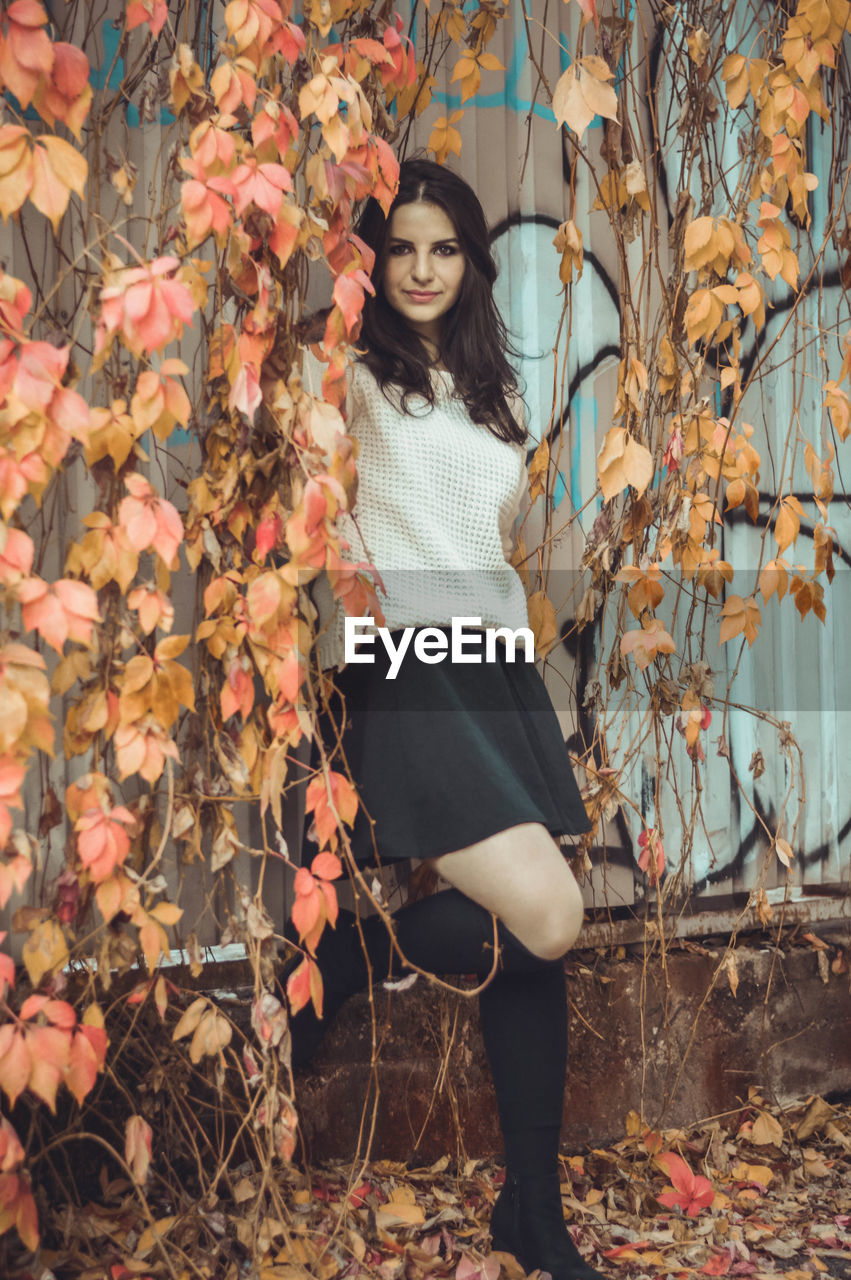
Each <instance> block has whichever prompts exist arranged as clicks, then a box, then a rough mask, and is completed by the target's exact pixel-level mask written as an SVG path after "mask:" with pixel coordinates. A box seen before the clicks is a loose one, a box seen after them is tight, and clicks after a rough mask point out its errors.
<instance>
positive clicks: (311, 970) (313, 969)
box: [287, 956, 322, 1018]
mask: <svg viewBox="0 0 851 1280" xmlns="http://www.w3.org/2000/svg"><path fill="white" fill-rule="evenodd" d="M287 1000H288V1002H289V1006H290V1009H291V1011H292V1012H293V1013H298V1012H299V1010H300V1009H304V1008H305V1006H306V1005H307V1004H308V1003H309V1002H311V1001H312V1002H313V1008H314V1010H315V1012H316V1016H317V1018H321V1017H322V974H321V972H320V969H319V965H318V964H317V963H316V961H315V960H311V959H310V957H309V956H305V958H304V959H303V960H302V962H301V964H300V965H298V967H297V968H296V969H294V970H293V972H292V973H291V974H290V976H289V977H288V978H287Z"/></svg>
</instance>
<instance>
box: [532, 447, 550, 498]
mask: <svg viewBox="0 0 851 1280" xmlns="http://www.w3.org/2000/svg"><path fill="white" fill-rule="evenodd" d="M549 469H550V446H549V441H548V440H547V438H546V436H544V438H543V440H541V443H540V444H539V445H538V447H537V449H536V450H535V452H534V454H533V455H532V461H531V462H530V463H529V501H530V502H534V501H535V500H536V499H537V498H539V497H540V496H541V494H543V493H546V489H547V475H548V473H549Z"/></svg>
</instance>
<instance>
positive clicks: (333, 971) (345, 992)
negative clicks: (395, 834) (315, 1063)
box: [287, 889, 545, 1068]
mask: <svg viewBox="0 0 851 1280" xmlns="http://www.w3.org/2000/svg"><path fill="white" fill-rule="evenodd" d="M393 929H394V933H395V936H396V941H397V943H398V945H399V948H400V949H401V952H402V955H403V956H404V957H405V958H406V959H408V960H410V961H411V962H412V963H413V964H415V965H416V966H417V967H418V968H420V969H424V970H426V972H428V973H477V974H480V975H481V976H482V977H485V976H486V975H487V974H488V973H490V971H491V969H492V968H493V963H494V936H495V934H494V920H493V916H492V915H491V913H490V912H489V911H487V910H486V909H485V908H484V907H482V906H479V904H478V903H477V902H474V901H473V900H472V898H468V897H467V896H466V895H465V894H463V893H460V892H459V891H458V890H457V889H447V890H446V891H445V892H443V893H436V894H433V895H432V896H431V897H428V898H421V899H420V900H419V901H418V902H412V903H410V904H409V905H408V906H406V907H401V908H400V909H399V910H398V911H396V912H395V913H394V916H393ZM291 933H292V931H291V928H288V930H287V936H288V937H289V936H291ZM361 934H362V935H363V942H361ZM496 936H497V938H498V945H499V949H500V969H501V970H510V971H512V972H517V971H519V970H528V971H529V972H537V971H538V970H539V969H540V968H541V966H542V964H544V963H545V962H543V961H541V960H540V959H539V958H538V957H537V956H535V955H533V954H532V952H531V951H527V949H526V948H525V947H524V946H523V945H522V943H520V942H519V941H518V940H517V939H516V938H515V937H514V935H513V934H512V933H510V932H509V930H507V929H505V928H503V926H502V925H499V926H498V928H497V931H496ZM292 941H296V939H295V937H294V936H293V937H292ZM364 948H365V950H364ZM367 958H368V961H369V966H370V967H371V969H372V977H373V981H375V982H383V981H384V980H385V979H386V978H388V977H390V976H391V975H392V976H395V977H397V978H398V977H403V976H404V974H405V973H406V972H408V970H407V969H405V968H404V967H403V964H402V961H401V959H400V958H399V954H398V952H397V951H396V950H395V949H394V948H393V947H392V944H391V942H390V938H389V935H388V933H387V929H386V927H385V925H384V922H383V921H382V920H381V919H380V917H378V916H369V917H367V918H366V919H363V920H361V921H360V927H358V923H357V920H356V918H355V916H354V915H352V913H351V912H348V911H341V912H340V916H339V919H338V921H337V927H336V928H335V929H331V928H329V927H328V926H326V928H325V930H324V932H323V934H322V937H321V939H320V941H319V945H318V947H317V949H316V962H317V964H318V965H319V969H320V972H321V974H322V983H323V991H324V994H323V1016H322V1018H321V1019H319V1018H317V1017H316V1015H315V1013H314V1012H313V1008H312V1006H310V1005H308V1006H307V1008H305V1009H303V1010H301V1011H300V1012H299V1013H298V1014H296V1015H295V1016H294V1017H293V1018H292V1020H291V1024H290V1026H291V1033H292V1062H293V1066H294V1067H296V1068H299V1067H303V1066H307V1064H308V1063H309V1062H310V1061H311V1059H312V1058H313V1057H314V1055H315V1053H316V1051H317V1050H318V1048H319V1045H320V1044H321V1042H322V1039H323V1038H324V1035H325V1031H326V1030H327V1028H328V1026H329V1025H330V1023H331V1021H332V1020H333V1018H334V1015H335V1014H336V1013H337V1012H338V1010H339V1009H340V1008H341V1007H342V1005H343V1004H345V1002H346V1000H348V999H349V997H350V996H353V995H354V994H355V993H356V992H358V991H362V990H363V989H364V987H366V985H367V982H368V974H369V970H368V967H367Z"/></svg>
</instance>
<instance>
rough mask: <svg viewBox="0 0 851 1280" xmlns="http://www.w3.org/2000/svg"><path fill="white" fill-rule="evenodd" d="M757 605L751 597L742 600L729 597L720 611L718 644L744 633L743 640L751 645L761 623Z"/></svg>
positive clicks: (739, 597) (737, 597) (738, 597)
mask: <svg viewBox="0 0 851 1280" xmlns="http://www.w3.org/2000/svg"><path fill="white" fill-rule="evenodd" d="M761 616H762V615H761V614H760V611H759V605H758V604H757V602H756V600H755V599H754V597H753V596H748V598H747V600H743V599H742V597H741V596H729V597H728V599H727V600H726V601H725V603H724V607H723V609H722V610H721V631H720V638H719V640H718V643H719V644H726V642H727V641H728V640H732V639H734V638H735V637H736V636H738V635H741V634H742V633H743V632H744V635H745V639H746V640H747V642H748V644H749V645H752V644H753V642H754V640H755V639H756V636H757V632H758V630H759V625H760V621H761Z"/></svg>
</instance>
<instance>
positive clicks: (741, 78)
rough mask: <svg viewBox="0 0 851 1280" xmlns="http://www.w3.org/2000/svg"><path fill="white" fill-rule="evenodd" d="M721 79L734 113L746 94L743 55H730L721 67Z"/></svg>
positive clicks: (745, 61) (744, 59)
mask: <svg viewBox="0 0 851 1280" xmlns="http://www.w3.org/2000/svg"><path fill="white" fill-rule="evenodd" d="M721 79H722V80H723V81H724V85H725V87H726V90H727V101H728V102H729V104H730V106H731V107H732V108H733V110H734V111H735V109H736V107H740V106H741V105H742V103H743V102H744V100H745V98H746V97H747V94H748V83H749V81H748V62H747V58H745V56H744V54H741V53H731V54H730V55H729V57H727V58H725V59H724V62H723V64H722V66H721Z"/></svg>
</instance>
